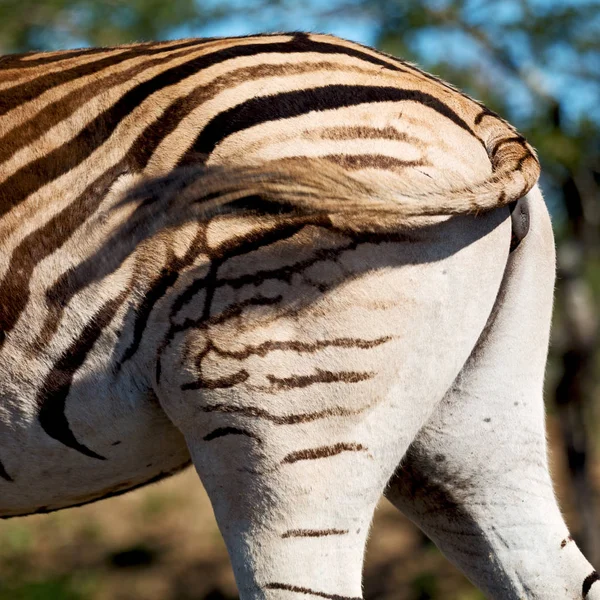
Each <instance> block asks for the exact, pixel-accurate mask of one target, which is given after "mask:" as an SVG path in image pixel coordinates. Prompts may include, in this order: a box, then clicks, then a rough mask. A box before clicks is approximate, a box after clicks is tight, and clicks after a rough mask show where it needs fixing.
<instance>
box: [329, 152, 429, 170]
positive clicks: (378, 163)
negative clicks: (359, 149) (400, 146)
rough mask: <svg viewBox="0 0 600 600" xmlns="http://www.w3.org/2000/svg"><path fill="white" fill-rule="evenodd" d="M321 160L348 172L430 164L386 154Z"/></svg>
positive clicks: (340, 156)
mask: <svg viewBox="0 0 600 600" xmlns="http://www.w3.org/2000/svg"><path fill="white" fill-rule="evenodd" d="M319 158H321V159H324V160H329V161H331V162H334V163H336V164H339V165H341V166H342V167H344V168H345V169H348V170H358V169H381V170H385V171H389V170H393V169H406V168H407V167H422V166H424V165H427V164H428V163H426V162H425V161H424V160H421V159H419V160H401V159H400V158H394V157H393V156H386V155H385V154H326V155H324V156H320V157H319Z"/></svg>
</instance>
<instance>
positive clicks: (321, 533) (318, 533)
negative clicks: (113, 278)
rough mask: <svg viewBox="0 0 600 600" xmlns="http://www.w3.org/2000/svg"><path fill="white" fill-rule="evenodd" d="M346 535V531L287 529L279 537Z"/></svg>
mask: <svg viewBox="0 0 600 600" xmlns="http://www.w3.org/2000/svg"><path fill="white" fill-rule="evenodd" d="M347 533H348V530H347V529H289V530H288V531H286V532H284V533H282V534H281V537H282V538H291V537H326V536H329V535H346V534H347Z"/></svg>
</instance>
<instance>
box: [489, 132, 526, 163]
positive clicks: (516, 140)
mask: <svg viewBox="0 0 600 600" xmlns="http://www.w3.org/2000/svg"><path fill="white" fill-rule="evenodd" d="M506 144H518V145H519V146H521V147H522V148H524V149H525V150H527V153H528V154H529V148H528V144H527V140H526V139H525V138H524V137H523V136H522V135H515V136H511V137H507V138H503V139H501V140H499V141H498V142H496V144H495V145H494V147H493V148H492V151H491V152H490V153H489V156H490V158H491V159H492V160H493V159H494V158H495V156H496V154H498V151H499V150H500V148H502V146H505V145H506Z"/></svg>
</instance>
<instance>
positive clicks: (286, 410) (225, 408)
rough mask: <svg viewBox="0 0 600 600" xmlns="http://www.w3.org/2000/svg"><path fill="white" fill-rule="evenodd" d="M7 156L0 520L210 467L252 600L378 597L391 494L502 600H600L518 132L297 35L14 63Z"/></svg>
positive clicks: (531, 159) (545, 244)
mask: <svg viewBox="0 0 600 600" xmlns="http://www.w3.org/2000/svg"><path fill="white" fill-rule="evenodd" d="M0 138H1V143H0V164H1V168H0V240H1V244H2V250H3V252H2V259H1V262H0V265H1V268H0V278H1V279H0V331H1V332H2V334H1V335H0V352H1V355H2V361H1V362H0V393H1V395H0V516H2V517H15V516H21V515H26V514H33V513H41V512H48V511H53V510H58V509H62V508H67V507H70V506H75V505H79V504H84V503H87V502H91V501H95V500H99V499H102V498H106V497H109V496H112V495H114V494H119V493H123V492H126V491H128V490H131V489H134V488H136V487H139V486H142V485H146V484H148V483H150V482H153V481H156V480H158V479H160V478H163V477H166V476H169V475H171V474H173V473H175V472H177V471H179V470H181V469H183V468H185V467H186V466H188V465H189V464H190V463H193V465H194V466H195V468H196V470H197V472H198V474H199V476H200V478H201V480H202V482H203V484H204V486H205V488H206V490H207V492H208V494H209V497H210V499H211V502H212V505H213V508H214V512H215V516H216V519H217V522H218V525H219V528H220V530H221V532H222V534H223V537H224V539H225V542H226V544H227V548H228V551H229V554H230V557H231V562H232V565H233V569H234V573H235V577H236V581H237V584H238V587H239V591H240V595H241V597H242V598H244V599H246V598H265V597H266V598H284V599H287V598H290V599H293V598H295V597H303V596H304V597H317V598H326V599H330V600H355V599H358V598H360V597H361V568H362V562H363V554H364V548H365V544H366V540H367V535H368V530H369V525H370V521H371V517H372V514H373V511H374V508H375V504H376V503H377V501H378V500H379V498H380V496H381V495H382V493H385V495H386V496H387V497H388V498H389V499H390V500H391V501H392V503H393V504H394V505H395V506H397V507H398V508H399V509H400V510H401V511H402V512H403V513H404V514H406V515H407V516H408V517H409V518H410V519H412V520H413V521H414V522H415V523H416V524H417V525H418V526H419V527H420V528H421V529H422V530H423V531H424V532H425V533H426V534H427V535H429V536H430V537H431V538H432V539H433V541H434V542H435V543H436V544H437V545H438V546H439V548H440V549H441V550H442V551H443V552H444V553H445V555H446V556H447V557H448V558H449V559H450V560H451V561H452V562H454V564H456V565H457V566H458V567H459V568H460V569H462V571H463V572H464V573H465V574H466V575H467V576H468V577H469V578H470V579H471V580H472V581H473V582H474V583H475V584H476V585H477V586H479V587H480V588H481V589H482V590H483V591H484V592H485V593H486V594H487V595H488V596H489V597H490V598H495V599H502V600H504V599H521V598H528V599H535V598H539V599H544V600H548V599H554V598H555V599H559V598H560V599H564V598H587V599H589V600H598V599H600V586H594V584H595V582H596V581H597V580H598V575H597V573H596V572H595V571H594V570H593V568H592V567H591V565H590V564H589V563H588V562H587V561H586V559H585V558H584V557H583V555H582V554H581V553H580V551H579V550H578V548H577V546H576V544H575V543H574V542H573V540H572V538H571V536H570V535H569V532H568V530H567V527H566V525H565V523H564V521H563V519H562V516H561V514H560V511H559V508H558V505H557V502H556V500H555V497H554V493H553V489H552V482H551V479H550V475H549V471H548V466H547V450H546V441H545V431H544V414H543V400H542V383H543V376H544V368H545V361H546V353H547V346H548V338H549V323H550V316H551V309H552V291H553V283H554V242H553V235H552V229H551V224H550V219H549V216H548V213H547V210H546V208H545V205H544V201H543V198H542V195H541V192H540V189H539V187H538V185H537V183H536V182H537V179H538V177H539V163H538V160H537V158H536V155H535V152H534V150H533V149H532V148H531V146H530V145H529V144H528V142H527V141H526V140H525V139H524V138H523V137H522V136H521V135H520V134H519V133H518V132H517V131H516V130H515V129H514V128H513V127H512V126H511V125H509V124H508V123H506V122H505V121H504V120H502V119H501V118H500V117H498V116H497V115H496V114H494V113H493V112H492V111H490V110H489V109H487V108H486V107H485V106H483V105H482V104H480V103H478V102H476V101H474V100H472V99H470V98H469V97H468V96H466V95H464V94H463V93H462V92H460V91H458V90H457V89H455V88H454V87H452V86H450V85H449V84H447V83H445V82H443V81H441V80H440V79H437V78H436V77H434V76H432V75H429V74H427V73H425V72H423V71H421V70H419V69H418V68H417V67H415V66H414V65H411V64H409V63H406V62H404V61H401V60H399V59H396V58H394V57H391V56H388V55H385V54H382V53H380V52H378V51H376V50H373V49H371V48H368V47H365V46H361V45H359V44H356V43H353V42H349V41H346V40H342V39H339V38H335V37H332V36H328V35H321V34H310V33H298V32H294V33H289V34H288V33H282V34H269V35H257V36H249V37H238V38H207V39H192V40H176V41H169V42H161V43H145V44H132V45H127V46H119V47H114V48H97V49H81V50H70V51H62V52H50V53H30V54H24V55H14V56H5V57H2V59H0Z"/></svg>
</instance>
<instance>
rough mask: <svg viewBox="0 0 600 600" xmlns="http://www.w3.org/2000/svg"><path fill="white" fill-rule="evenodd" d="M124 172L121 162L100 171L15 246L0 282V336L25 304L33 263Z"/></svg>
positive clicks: (59, 243)
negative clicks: (65, 203) (89, 182)
mask: <svg viewBox="0 0 600 600" xmlns="http://www.w3.org/2000/svg"><path fill="white" fill-rule="evenodd" d="M125 172H126V169H125V168H124V166H123V164H117V165H115V166H114V167H112V168H111V169H109V170H108V171H106V172H105V173H102V175H100V176H99V177H98V178H96V180H95V181H93V182H92V183H91V184H90V185H89V186H88V187H87V188H86V189H85V191H84V192H83V193H82V194H81V195H80V196H79V197H78V198H77V199H76V200H75V201H74V202H72V203H71V204H69V205H68V206H67V207H66V208H65V209H63V210H62V211H60V212H59V213H57V214H56V215H54V217H52V218H51V219H50V220H49V221H48V222H47V223H46V224H44V225H43V226H42V227H40V228H39V229H36V230H34V231H33V232H32V233H30V234H29V235H28V236H27V237H26V238H25V239H24V240H23V241H22V242H21V243H20V244H19V246H17V248H15V250H14V251H13V253H12V256H11V259H10V266H9V269H8V270H7V274H6V275H5V277H4V280H3V281H2V282H1V283H0V331H1V332H2V334H3V336H6V334H7V333H8V332H9V331H11V330H12V328H13V327H14V326H15V324H16V322H17V320H18V319H19V317H20V316H21V313H22V312H23V310H25V307H26V306H27V302H28V300H29V293H30V292H29V279H30V277H31V274H32V273H33V270H34V269H35V267H36V266H37V265H38V264H39V262H41V261H42V260H43V259H44V258H45V257H46V256H48V255H49V254H52V252H54V251H56V250H57V249H58V248H60V247H61V246H62V244H63V243H64V242H65V241H66V240H67V239H68V238H69V237H70V236H71V235H72V234H73V233H74V231H75V230H76V229H77V228H78V227H79V226H80V225H81V223H83V222H84V221H85V220H87V219H88V218H89V217H90V215H92V214H93V212H94V211H95V210H96V208H97V206H98V205H99V203H100V202H101V201H102V198H103V197H104V196H105V195H106V194H107V193H108V190H109V189H110V187H111V186H112V184H113V183H114V181H115V180H116V179H117V178H118V177H119V176H121V175H123V174H124V173H125ZM58 305H60V303H58ZM61 310H62V308H61ZM3 341H4V337H1V338H0V345H1V344H2V342H3Z"/></svg>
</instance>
